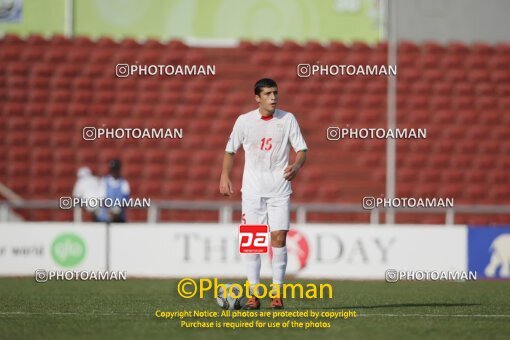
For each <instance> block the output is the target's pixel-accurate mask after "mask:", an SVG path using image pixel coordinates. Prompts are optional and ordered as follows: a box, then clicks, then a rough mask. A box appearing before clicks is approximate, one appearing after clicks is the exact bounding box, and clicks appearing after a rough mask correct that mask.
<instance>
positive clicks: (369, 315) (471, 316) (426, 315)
mask: <svg viewBox="0 0 510 340" xmlns="http://www.w3.org/2000/svg"><path fill="white" fill-rule="evenodd" d="M1 315H6V316H9V315H81V316H83V315H89V316H113V315H117V316H147V314H140V313H138V314H133V313H76V312H0V316H1ZM357 316H358V317H364V318H366V317H388V318H394V317H396V318H399V317H404V318H406V317H407V318H413V317H421V318H447V317H450V318H510V314H372V313H370V314H358V315H357Z"/></svg>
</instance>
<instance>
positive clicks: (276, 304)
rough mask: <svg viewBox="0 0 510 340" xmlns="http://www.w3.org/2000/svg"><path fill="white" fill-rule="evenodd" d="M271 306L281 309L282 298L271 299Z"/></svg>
mask: <svg viewBox="0 0 510 340" xmlns="http://www.w3.org/2000/svg"><path fill="white" fill-rule="evenodd" d="M271 308H272V309H283V299H281V298H274V299H271Z"/></svg>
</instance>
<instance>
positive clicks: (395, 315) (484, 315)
mask: <svg viewBox="0 0 510 340" xmlns="http://www.w3.org/2000/svg"><path fill="white" fill-rule="evenodd" d="M358 316H360V317H371V316H380V317H404V318H405V317H424V318H447V317H450V318H510V314H359V315H358Z"/></svg>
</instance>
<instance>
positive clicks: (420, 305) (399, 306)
mask: <svg viewBox="0 0 510 340" xmlns="http://www.w3.org/2000/svg"><path fill="white" fill-rule="evenodd" d="M481 305H482V304H481V303H398V304H390V305H373V306H338V307H322V308H320V307H306V308H294V309H297V310H306V309H377V308H402V307H469V306H481Z"/></svg>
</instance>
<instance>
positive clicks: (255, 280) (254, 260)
mask: <svg viewBox="0 0 510 340" xmlns="http://www.w3.org/2000/svg"><path fill="white" fill-rule="evenodd" d="M244 258H245V261H246V272H247V275H246V276H247V278H248V282H250V291H251V292H252V293H253V286H255V285H258V284H259V283H260V266H261V261H260V255H259V254H244Z"/></svg>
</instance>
